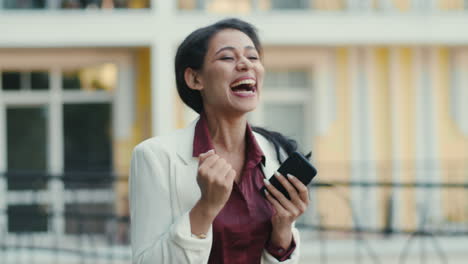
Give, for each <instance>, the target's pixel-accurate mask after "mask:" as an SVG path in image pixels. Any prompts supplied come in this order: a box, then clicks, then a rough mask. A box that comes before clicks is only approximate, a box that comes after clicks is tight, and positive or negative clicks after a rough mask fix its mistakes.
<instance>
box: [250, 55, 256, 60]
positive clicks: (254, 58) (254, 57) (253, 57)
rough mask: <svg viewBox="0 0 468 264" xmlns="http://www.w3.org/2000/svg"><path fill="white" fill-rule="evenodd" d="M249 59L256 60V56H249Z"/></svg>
mask: <svg viewBox="0 0 468 264" xmlns="http://www.w3.org/2000/svg"><path fill="white" fill-rule="evenodd" d="M249 60H258V57H256V56H250V57H249Z"/></svg>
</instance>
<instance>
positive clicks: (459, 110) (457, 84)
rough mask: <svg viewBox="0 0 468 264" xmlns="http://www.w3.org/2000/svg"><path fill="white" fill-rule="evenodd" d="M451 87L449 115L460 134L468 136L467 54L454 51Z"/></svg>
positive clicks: (461, 51)
mask: <svg viewBox="0 0 468 264" xmlns="http://www.w3.org/2000/svg"><path fill="white" fill-rule="evenodd" d="M451 58H452V60H453V63H452V65H453V68H452V72H453V78H452V87H451V93H450V94H451V97H450V99H451V100H450V101H451V104H450V105H451V108H452V109H451V113H452V117H453V119H454V120H455V123H456V124H457V125H458V127H459V128H460V130H461V131H462V133H463V134H464V135H466V136H468V118H467V113H468V89H467V88H466V87H467V86H468V52H466V51H464V50H456V51H454V54H453V56H452V57H451Z"/></svg>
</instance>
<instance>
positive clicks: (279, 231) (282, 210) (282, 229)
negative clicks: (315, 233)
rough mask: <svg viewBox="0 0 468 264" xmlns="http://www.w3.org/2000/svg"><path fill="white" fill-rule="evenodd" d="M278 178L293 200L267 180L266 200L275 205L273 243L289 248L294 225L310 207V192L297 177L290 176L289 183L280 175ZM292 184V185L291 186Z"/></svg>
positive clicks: (272, 220)
mask: <svg viewBox="0 0 468 264" xmlns="http://www.w3.org/2000/svg"><path fill="white" fill-rule="evenodd" d="M275 176H276V178H277V179H278V180H279V181H280V183H281V184H282V185H283V186H284V188H285V189H286V190H287V191H288V193H289V197H291V200H288V199H287V198H286V197H285V196H284V195H283V194H282V193H281V192H280V191H278V189H276V188H275V187H274V186H273V185H271V184H270V182H269V181H268V180H265V185H266V188H267V190H268V191H267V192H266V198H267V199H268V201H269V202H270V203H271V204H272V205H273V208H274V212H273V217H272V219H271V222H272V225H273V230H272V233H271V242H272V243H273V244H274V245H276V246H280V247H282V248H286V249H287V248H288V247H289V245H290V244H291V240H292V231H291V229H292V224H293V222H294V221H296V220H297V218H298V217H299V216H301V215H302V214H303V213H304V212H305V211H306V209H307V207H308V206H309V191H308V189H307V187H306V186H305V185H304V184H303V183H302V182H301V181H300V180H298V179H297V178H296V177H294V176H291V175H288V178H289V181H288V180H287V179H286V178H285V177H284V176H283V175H281V174H280V173H278V172H276V173H275ZM291 183H292V184H291Z"/></svg>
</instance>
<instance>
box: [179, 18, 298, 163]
mask: <svg viewBox="0 0 468 264" xmlns="http://www.w3.org/2000/svg"><path fill="white" fill-rule="evenodd" d="M224 29H236V30H239V31H241V32H243V33H244V34H246V35H247V36H248V37H249V38H250V39H251V40H252V42H253V43H254V46H255V48H256V49H257V51H258V52H259V53H260V55H261V54H262V45H261V44H260V40H259V38H258V35H257V30H256V29H255V27H254V26H253V25H251V24H249V23H247V22H245V21H242V20H240V19H237V18H229V19H224V20H221V21H218V22H216V23H214V24H212V25H209V26H206V27H202V28H199V29H197V30H195V31H193V32H192V33H190V35H188V36H187V37H186V38H185V39H184V41H182V43H181V44H180V45H179V48H178V49H177V53H176V57H175V77H176V85H177V91H178V93H179V96H180V98H181V99H182V101H183V102H184V103H185V104H186V105H188V106H189V107H190V108H192V109H193V110H194V111H195V112H197V113H201V112H202V111H203V99H202V96H201V93H200V91H198V90H194V89H190V87H188V85H187V83H186V82H185V76H184V75H185V70H186V69H187V68H191V69H193V70H201V69H202V68H203V62H204V59H205V55H206V53H207V51H208V46H209V43H210V40H211V39H212V38H213V36H214V35H215V34H216V33H218V32H220V31H222V30H224ZM252 129H253V130H254V131H255V132H257V133H259V134H261V135H262V136H264V137H265V138H266V139H268V140H269V141H270V142H272V143H273V144H274V146H275V149H276V156H277V159H278V161H279V162H280V163H281V162H282V160H281V158H280V152H279V148H282V149H283V150H284V151H285V152H286V153H287V154H288V156H289V154H291V153H292V152H294V151H295V150H296V149H297V144H296V142H295V141H294V140H292V139H288V138H286V137H284V136H283V135H281V134H280V133H278V132H273V131H269V130H266V129H264V128H260V127H253V128H252Z"/></svg>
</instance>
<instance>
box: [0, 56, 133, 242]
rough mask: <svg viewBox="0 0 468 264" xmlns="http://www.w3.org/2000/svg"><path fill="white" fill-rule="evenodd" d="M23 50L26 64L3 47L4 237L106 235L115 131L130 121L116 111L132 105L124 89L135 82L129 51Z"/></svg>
mask: <svg viewBox="0 0 468 264" xmlns="http://www.w3.org/2000/svg"><path fill="white" fill-rule="evenodd" d="M27 53H29V54H19V53H18V54H17V56H25V57H27V58H28V61H30V62H31V64H30V65H24V68H18V65H17V63H15V60H16V58H14V57H13V56H10V54H6V55H5V54H2V53H0V173H1V174H3V173H5V175H6V176H7V177H6V178H2V177H0V181H2V182H4V183H5V184H3V183H2V184H0V193H6V194H7V195H6V196H5V197H8V199H2V200H1V201H0V208H5V210H4V211H1V212H0V223H8V224H7V230H5V231H6V232H7V233H6V235H7V236H8V235H15V234H17V233H24V232H26V233H36V234H40V235H44V236H50V235H51V234H53V236H56V235H59V236H62V235H63V236H64V237H65V235H73V236H74V235H76V234H78V233H80V232H81V233H84V232H92V233H96V234H104V233H106V232H107V231H108V228H107V226H108V225H109V223H108V222H109V221H112V220H113V219H110V217H109V215H112V214H113V213H114V208H115V204H114V203H115V200H116V199H115V194H114V189H113V188H114V185H113V180H114V164H113V157H114V155H113V148H112V147H113V142H114V134H115V131H116V128H117V127H118V128H124V129H126V127H123V126H122V124H121V123H122V122H123V123H124V124H131V122H128V121H124V120H122V119H127V118H130V117H131V115H128V116H126V115H118V117H117V114H116V113H115V112H116V111H117V110H118V111H121V112H122V111H123V110H122V109H129V105H131V104H132V102H131V100H132V97H131V96H123V95H122V93H124V94H125V95H128V94H129V92H124V91H128V90H131V89H132V83H133V80H132V79H133V77H132V76H133V75H132V74H131V73H129V72H128V71H131V69H132V67H131V61H132V59H131V56H129V55H128V54H127V53H125V54H123V52H109V53H106V52H102V51H101V52H100V55H99V56H96V53H95V52H89V53H88V52H86V51H81V52H78V53H76V51H74V52H73V53H72V54H69V56H66V55H64V53H63V52H62V53H61V52H58V54H54V52H50V61H43V59H42V58H43V57H44V52H35V51H31V52H27ZM35 54H37V56H35ZM83 56H84V57H83ZM83 62H86V64H83ZM10 65H15V66H14V67H11V66H10ZM31 65H33V66H31ZM41 65H42V66H41ZM27 67H33V68H32V69H30V68H27ZM122 76H125V77H122ZM130 109H131V108H130ZM125 112H128V111H126V110H125ZM116 122H117V123H118V122H121V123H119V124H117V126H116V125H115V123H116ZM119 131H120V129H119ZM0 183H1V182H0ZM3 186H4V187H3ZM31 219H34V221H31ZM81 220H83V221H81Z"/></svg>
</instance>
